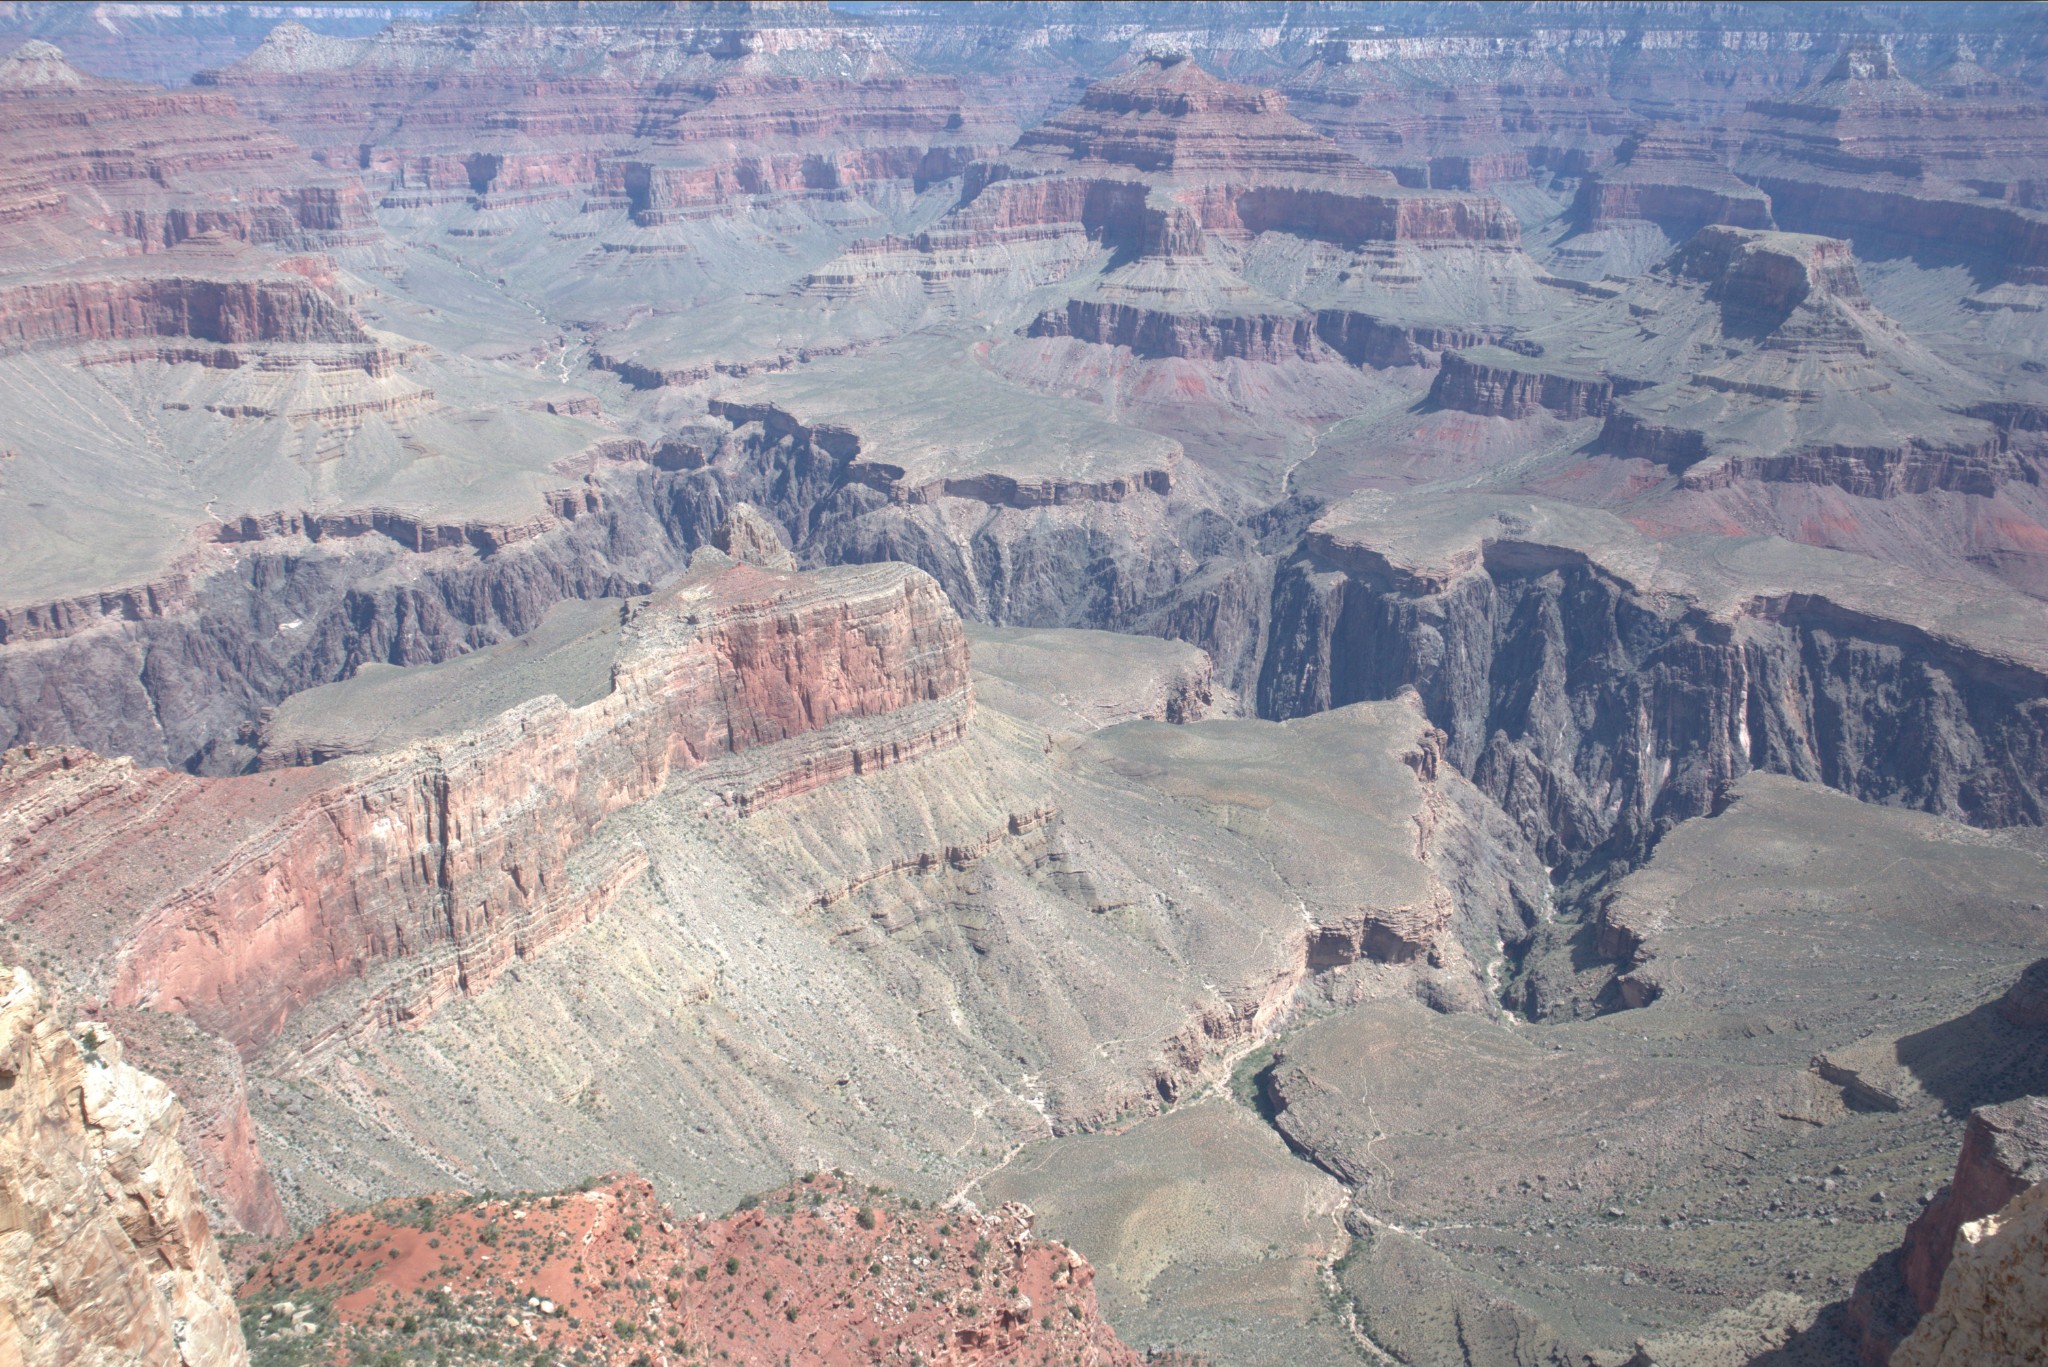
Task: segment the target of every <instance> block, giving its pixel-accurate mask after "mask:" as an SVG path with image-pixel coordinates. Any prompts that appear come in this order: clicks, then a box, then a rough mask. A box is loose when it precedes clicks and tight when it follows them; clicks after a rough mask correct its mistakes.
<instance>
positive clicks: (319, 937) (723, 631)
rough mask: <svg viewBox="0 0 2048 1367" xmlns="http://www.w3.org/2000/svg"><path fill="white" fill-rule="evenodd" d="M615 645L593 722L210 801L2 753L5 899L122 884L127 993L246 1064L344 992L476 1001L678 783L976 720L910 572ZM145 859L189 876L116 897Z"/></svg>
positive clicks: (956, 630)
mask: <svg viewBox="0 0 2048 1367" xmlns="http://www.w3.org/2000/svg"><path fill="white" fill-rule="evenodd" d="M623 633H624V636H623V641H624V643H623V645H622V647H621V649H620V652H619V655H618V658H617V662H616V664H615V666H614V669H613V676H612V686H611V690H610V692H609V693H608V694H607V695H606V696H604V697H602V698H600V699H598V700H597V701H595V702H592V703H590V704H587V705H586V706H583V707H580V708H571V707H568V706H566V705H564V704H563V703H562V702H561V701H560V700H559V699H557V698H554V697H543V698H539V699H536V700H535V701H533V702H530V703H526V704H523V705H521V706H518V707H515V708H514V709H512V710H511V711H509V712H506V713H504V714H503V715H501V716H498V717H496V718H495V719H493V720H490V721H488V722H485V723H483V724H481V725H479V726H478V727H476V728H475V729H473V730H469V731H466V732H463V733H461V734H458V735H455V736H452V737H447V738H443V739H435V740H426V741H421V742H418V743H414V744H410V745H405V746H403V747H402V748H400V749H398V750H396V751H394V752H391V753H388V754H385V755H382V756H379V757H377V758H374V759H363V760H354V761H349V762H347V763H345V764H334V765H329V766H327V767H323V768H321V769H318V770H310V771H309V770H288V771H285V772H284V773H283V774H281V775H275V776H267V777H266V776H255V777H250V778H246V779H221V780H204V779H191V778H187V777H185V776H182V775H176V774H170V773H165V772H162V771H141V770H136V769H135V768H133V767H132V766H131V765H129V764H127V763H126V762H122V761H107V760H101V759H99V758H97V757H94V756H89V755H85V754H83V753H80V752H76V751H69V750H59V751H52V750H28V751H17V752H14V753H12V754H10V755H9V756H8V759H7V761H6V765H5V770H4V773H5V788H6V792H7V797H6V799H5V802H4V804H0V805H4V806H5V808H6V811H7V813H8V824H9V825H11V826H13V827H14V828H15V829H16V830H17V831H18V832H19V833H20V834H21V836H22V837H23V838H25V841H26V846H27V847H26V848H25V849H24V850H23V851H22V854H21V856H20V857H18V858H16V859H15V860H13V861H11V864H10V867H9V873H8V877H7V878H6V880H5V883H4V891H0V898H4V899H5V900H6V901H7V902H8V903H9V904H10V905H12V906H13V907H15V908H25V909H27V910H28V911H29V913H30V914H31V915H32V916H33V917H34V918H36V919H37V920H38V921H40V922H42V923H44V924H46V925H52V926H54V925H55V924H57V923H59V922H63V921H67V920H69V919H71V918H73V917H75V916H76V915H79V914H83V911H84V909H83V908H82V906H79V905H75V903H76V898H75V897H73V896H71V895H68V894H67V889H77V888H80V887H81V886H82V885H84V884H97V885H98V886H99V888H100V889H101V890H102V891H109V890H110V889H109V884H112V885H113V886H116V887H120V888H121V889H122V890H123V892H124V893H125V894H126V895H127V896H129V897H130V898H132V899H133V900H132V903H131V904H133V905H136V906H138V907H142V908H146V909H145V910H143V911H142V914H141V915H140V917H139V918H138V919H137V920H136V922H135V923H134V924H133V926H132V929H130V930H128V931H126V932H124V933H123V934H122V937H121V939H122V943H121V945H120V947H119V949H118V958H119V964H118V966H117V967H115V968H114V969H113V970H112V972H111V975H110V981H109V982H108V984H107V987H108V989H109V991H110V993H111V995H112V997H113V998H114V1000H115V1001H116V1002H117V1003H120V1004H135V1005H149V1006H155V1007H158V1008H161V1009H167V1010H176V1011H180V1012H183V1013H184V1014H187V1015H189V1016H191V1017H192V1018H193V1019H194V1020H195V1021H198V1022H199V1023H200V1024H202V1025H204V1026H205V1027H206V1028H208V1029H210V1030H212V1031H215V1032H216V1033H219V1034H220V1035H222V1036H223V1037H225V1038H227V1039H228V1040H230V1041H231V1042H233V1043H234V1044H235V1045H236V1046H237V1047H239V1048H241V1049H242V1050H243V1051H244V1052H245V1053H246V1052H250V1051H253V1050H254V1049H255V1048H257V1047H258V1046H260V1045H261V1044H262V1043H263V1042H264V1041H266V1040H268V1039H270V1038H272V1037H274V1036H275V1035H276V1033H277V1032H278V1031H279V1030H280V1029H281V1028H282V1027H283V1025H284V1023H285V1022H286V1021H287V1020H288V1019H290V1018H291V1016H292V1015H293V1014H295V1013H296V1012H297V1011H298V1010H299V1009H300V1008H302V1007H304V1006H305V1005H306V1004H307V1003H308V1002H310V1001H312V1000H313V999H314V998H315V997H317V996H318V995H319V994H320V993H322V992H323V991H325V990H326V989H328V988H330V987H332V986H334V985H335V984H337V983H339V982H342V981H345V980H348V979H352V978H358V977H363V976H366V975H375V976H376V977H377V979H378V984H379V986H378V987H377V990H376V991H375V992H373V994H372V997H371V1003H370V1009H371V1011H372V1013H373V1015H374V1016H381V1017H382V1018H383V1019H388V1020H403V1019H409V1018H416V1017H418V1016H421V1015H424V1014H426V1013H429V1012H431V1011H432V1010H433V1009H434V1008H435V1007H436V1006H437V1005H439V1004H440V1003H442V1002H444V1001H446V1000H447V999H448V998H450V997H451V996H454V995H456V994H459V993H465V992H475V991H478V990H481V988H482V987H484V986H485V985H486V984H488V983H489V982H490V981H491V980H492V979H493V978H494V977H495V976H496V975H497V974H499V973H500V972H502V971H503V970H504V969H505V968H506V967H507V966H508V965H509V964H511V963H512V962H513V961H514V960H515V959H517V958H520V957H523V956H525V955H528V954H531V953H533V952H534V951H535V950H536V949H537V948H539V947H540V946H541V945H543V944H545V943H546V942H548V941H549V940H551V939H553V938H554V937H556V936H558V935H560V934H562V933H564V932H565V931H567V930H569V929H572V928H573V927H575V926H577V925H580V924H582V923H583V922H584V921H586V920H588V919H589V918H590V917H591V916H592V915H594V914H596V913H597V912H598V911H599V910H601V909H602V908H603V907H604V906H605V905H607V903H608V902H609V900H610V899H611V898H612V897H613V896H615V895H616V894H617V892H618V891H619V889H620V888H621V887H622V886H623V885H624V884H625V883H626V882H627V881H629V880H631V879H632V878H633V877H635V876H636V875H637V874H638V873H639V871H640V869H641V867H642V866H643V856H641V855H639V854H638V852H637V851H635V850H632V849H621V850H607V851H606V852H605V853H604V854H603V855H602V856H597V857H593V858H591V859H588V860H583V861H580V862H578V863H577V864H576V865H575V866H574V867H572V865H571V859H570V857H571V855H572V853H573V852H574V851H576V850H577V848H578V847H579V846H580V845H582V844H583V843H584V842H585V841H586V840H587V839H588V838H589V837H590V835H591V834H592V833H593V832H594V831H595V830H596V828H597V827H598V825H599V824H600V823H601V822H602V821H603V819H604V818H605V816H607V815H608V814H609V813H611V812H614V811H616V810H618V809H619V808H621V807H623V806H626V805H628V804H630V803H633V802H635V801H638V800H641V799H644V798H646V797H648V796H651V795H652V794H653V793H655V792H657V791H659V790H660V789H661V787H662V786H663V785H664V784H665V783H666V782H667V781H668V780H669V779H670V777H671V776H672V775H679V774H682V773H686V772H688V771H691V770H695V769H698V768H701V767H703V766H705V765H707V764H711V763H712V762H713V761H719V760H728V761H731V762H730V763H726V764H723V765H722V766H721V767H720V768H719V770H718V773H719V778H718V779H717V780H716V786H715V788H714V789H713V790H712V791H711V792H708V793H707V798H708V799H711V800H722V801H726V802H731V803H735V804H737V805H739V806H740V807H742V808H743V809H744V808H746V807H748V806H751V805H752V804H755V803H759V802H763V801H768V800H772V799H774V798H775V797H778V796H782V795H786V794H790V793H797V792H803V791H807V790H808V789H811V788H814V787H817V786H819V785H820V784H823V783H827V782H830V781H832V780H834V779H836V778H839V777H842V776H845V775H848V774H854V773H861V772H865V771H868V770H871V769H874V768H877V767H880V766H882V765H886V764H889V763H892V762H894V761H896V760H899V759H902V758H905V757H908V756H911V755H914V754H918V753H922V752H923V751H926V750H929V749H931V748H933V747H937V746H944V745H947V744H950V743H952V742H953V741H955V740H957V739H958V738H959V737H960V735H961V734H962V733H963V731H964V728H965V726H966V721H967V715H968V708H969V706H970V701H969V699H970V692H969V685H968V679H967V647H966V642H965V638H964V637H963V636H962V634H961V631H960V625H959V621H958V619H957V618H956V617H955V616H954V615H953V613H952V611H951V609H950V608H949V607H948V606H947V604H946V602H945V599H944V596H943V595H942V593H941V592H940V591H939V589H938V586H937V585H936V584H934V583H933V582H932V581H931V580H930V579H928V578H926V577H925V576H923V575H921V574H919V573H917V572H916V571H914V570H910V569H907V568H904V567H899V566H888V567H877V568H874V569H866V570H846V571H833V572H827V573H823V574H819V575H813V576H792V575H782V574H775V573H770V572H765V571H761V570H756V569H753V568H751V567H735V568H732V569H728V570H725V571H723V572H722V573H718V574H715V575H712V576H711V577H709V578H708V579H700V580H699V581H697V582H694V583H692V584H691V585H690V586H689V587H686V588H685V589H684V590H683V591H682V592H681V593H680V594H679V595H677V596H676V597H674V598H671V599H669V600H666V601H660V602H656V603H653V604H651V605H647V606H643V607H642V608H641V609H640V610H639V612H638V613H637V615H635V616H634V617H633V619H632V620H631V621H630V622H628V623H627V624H626V625H625V627H624V628H623ZM324 757H326V756H324V755H323V754H322V753H320V752H319V751H318V749H317V747H316V748H315V749H314V750H312V751H311V752H309V753H306V754H304V755H303V756H300V758H302V759H304V760H309V761H311V760H319V759H321V758H324ZM144 846H148V847H153V848H158V849H161V850H162V851H163V855H162V858H163V859H164V861H165V862H166V863H171V864H173V865H174V866H175V867H177V868H179V869H180V870H181V871H182V875H181V876H180V877H176V878H173V879H172V880H170V881H171V882H172V883H173V884H174V886H171V887H163V886H162V877H161V869H160V868H159V870H158V872H157V873H156V874H155V875H153V881H155V882H156V883H157V884H158V890H157V892H156V893H155V894H153V895H152V894H150V893H147V892H145V891H144V888H143V887H142V886H130V885H129V883H130V879H129V877H128V875H127V874H125V873H124V872H123V870H122V865H123V862H124V861H125V860H126V859H127V858H128V857H129V856H131V855H132V854H133V852H134V851H135V850H137V849H139V848H142V847H144ZM394 962H395V964H396V968H395V970H394V969H389V968H384V967H382V966H385V965H390V964H393V963H394Z"/></svg>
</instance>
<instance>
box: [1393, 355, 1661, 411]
mask: <svg viewBox="0 0 2048 1367" xmlns="http://www.w3.org/2000/svg"><path fill="white" fill-rule="evenodd" d="M1629 388H1630V384H1629V382H1628V381H1627V380H1621V381H1616V380H1615V379H1614V378H1613V377H1612V376H1600V377H1585V376H1575V375H1553V374H1546V373H1544V372H1543V371H1542V370H1540V369H1536V368H1532V367H1529V366H1526V365H1519V364H1518V365H1508V364H1504V363H1502V362H1501V361H1500V360H1499V359H1497V358H1489V357H1485V356H1466V355H1461V354H1459V353H1458V352H1455V351H1447V352H1445V353H1444V358H1443V365H1442V366H1441V367H1440V368H1439V369H1438V371H1437V377H1436V380H1435V382H1434V383H1433V384H1431V386H1430V390H1429V397H1430V399H1431V400H1432V401H1433V402H1436V403H1440V404H1442V405H1443V406H1444V407H1445V408H1455V409H1458V410H1460V411H1462V412H1466V413H1476V414H1478V415H1480V416H1481V417H1487V418H1526V417H1529V416H1531V415H1532V414H1534V413H1537V412H1539V411H1543V410H1548V411H1549V412H1551V413H1554V414H1556V415H1557V416H1558V417H1560V418H1565V419H1572V418H1597V417H1600V416H1601V415H1603V414H1605V413H1606V412H1607V410H1608V408H1609V407H1610V406H1611V405H1612V404H1613V402H1614V396H1615V393H1616V392H1617V390H1619V392H1622V393H1626V392H1627V391H1628V389H1629Z"/></svg>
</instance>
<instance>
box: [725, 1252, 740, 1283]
mask: <svg viewBox="0 0 2048 1367" xmlns="http://www.w3.org/2000/svg"><path fill="white" fill-rule="evenodd" d="M739 1270H740V1260H739V1259H738V1258H735V1257H733V1256H732V1255H731V1254H729V1253H728V1254H727V1255H726V1258H725V1275H726V1276H728V1277H730V1276H732V1275H733V1274H734V1273H736V1272H738V1271H739Z"/></svg>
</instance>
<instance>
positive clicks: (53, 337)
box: [0, 273, 391, 368]
mask: <svg viewBox="0 0 2048 1367" xmlns="http://www.w3.org/2000/svg"><path fill="white" fill-rule="evenodd" d="M146 337H167V338H192V339H194V340H197V341H204V342H217V343H219V344H221V345H222V346H224V347H236V346H247V345H251V344H257V343H264V342H292V343H325V344H328V345H331V346H334V347H338V348H339V347H348V348H356V349H357V350H356V351H355V352H353V353H345V354H344V355H343V356H342V357H341V358H339V359H344V360H351V361H355V362H356V364H357V365H358V366H360V367H365V368H367V367H378V368H386V367H388V366H389V365H390V363H391V362H390V359H389V357H388V356H387V355H385V354H383V353H380V352H379V351H378V350H377V349H376V348H375V347H374V346H373V345H372V343H371V339H370V337H369V335H368V334H367V333H366V332H364V331H363V328H362V325H361V324H360V323H358V322H357V321H356V320H355V318H354V317H353V316H352V315H351V314H350V313H349V311H348V309H347V308H345V307H344V306H342V305H340V304H337V303H336V302H335V301H334V300H333V299H332V298H330V297H329V296H328V295H327V294H325V293H323V292H322V291H321V290H319V289H318V288H316V287H315V286H314V285H313V283H312V282H311V281H308V280H306V279H304V278H303V277H300V276H296V275H290V274H276V275H269V276H264V277H258V278H254V279H246V278H245V279H236V278H225V279H223V278H202V277H194V276H182V275H134V274H125V273H124V274H119V275H112V276H101V277H99V278H84V279H67V280H52V281H47V282H41V283H36V284H20V285H13V286H10V287H8V288H6V289H4V290H0V348H11V347H22V348H26V347H34V346H43V345H53V344H54V345H64V344H75V343H79V342H109V341H126V340H131V339H136V338H146ZM364 353H367V355H365V354H364ZM223 359H224V360H225V362H226V364H227V365H228V366H229V367H232V366H234V365H239V364H241V360H240V358H237V357H235V356H233V355H232V354H231V353H230V354H229V355H227V356H226V357H224V358H223Z"/></svg>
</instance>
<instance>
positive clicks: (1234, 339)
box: [1029, 299, 1318, 365]
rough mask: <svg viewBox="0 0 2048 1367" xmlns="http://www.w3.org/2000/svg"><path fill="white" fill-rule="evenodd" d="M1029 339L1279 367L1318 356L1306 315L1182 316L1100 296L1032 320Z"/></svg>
mask: <svg viewBox="0 0 2048 1367" xmlns="http://www.w3.org/2000/svg"><path fill="white" fill-rule="evenodd" d="M1029 335H1030V336H1033V337H1073V338H1076V339H1078V340H1080V341H1083V342H1093V343H1095V344H1097V345H1099V346H1120V347H1128V348H1130V350H1131V352H1132V353H1133V354H1134V355H1137V356H1141V357H1145V358H1147V359H1157V358H1159V357H1164V356H1182V357H1191V358H1200V359H1203V360H1212V361H1223V360H1243V361H1262V362H1265V363H1267V364H1271V365H1279V364H1283V363H1285V362H1288V361H1313V360H1315V359H1316V358H1317V351H1318V348H1317V346H1316V333H1315V320H1314V319H1313V318H1311V317H1310V316H1309V315H1307V314H1298V315H1291V316H1279V317H1275V316H1273V315H1270V314H1264V315H1262V314H1235V315H1233V314H1209V315H1204V314H1187V313H1169V312H1165V311H1163V310H1159V309H1147V308H1141V307H1138V306H1135V305H1132V304H1126V303H1118V302H1114V301H1109V300H1100V299H1069V300H1068V301H1067V304H1066V307H1065V308H1063V309H1048V310H1047V311H1046V312H1044V313H1042V314H1040V315H1039V316H1038V317H1037V318H1036V319H1034V320H1033V321H1032V323H1031V327H1030V329H1029Z"/></svg>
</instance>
